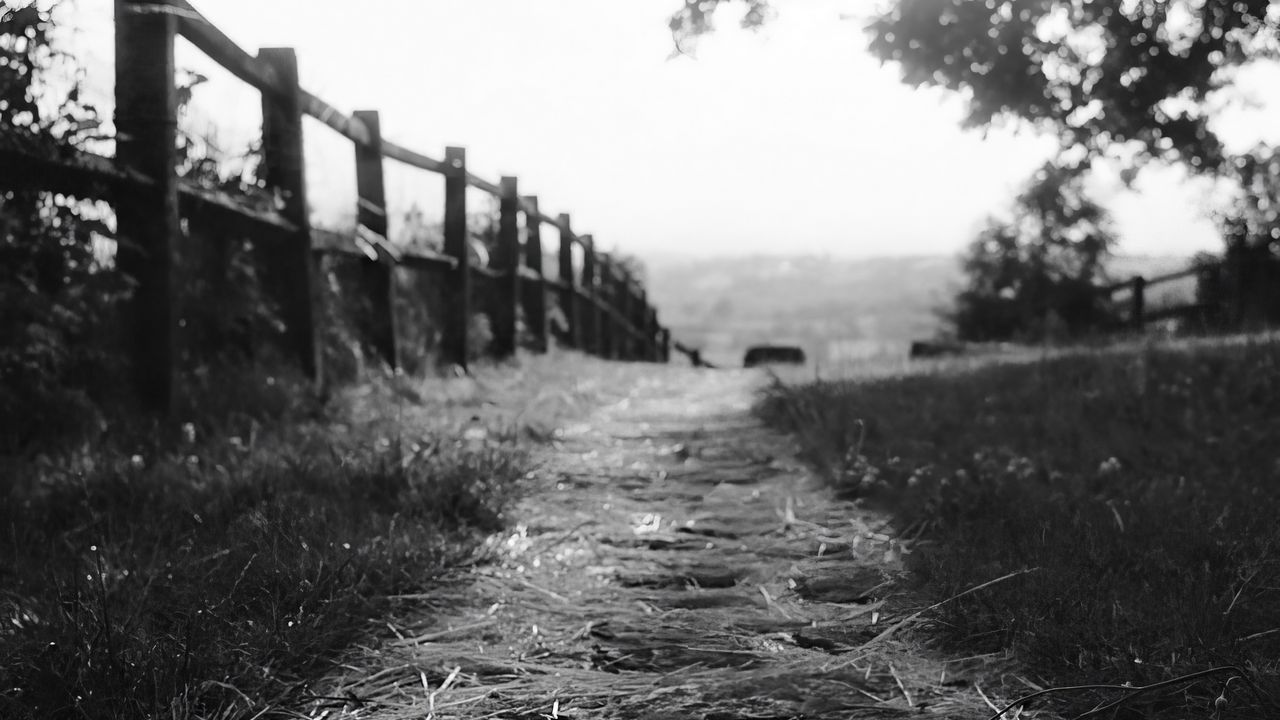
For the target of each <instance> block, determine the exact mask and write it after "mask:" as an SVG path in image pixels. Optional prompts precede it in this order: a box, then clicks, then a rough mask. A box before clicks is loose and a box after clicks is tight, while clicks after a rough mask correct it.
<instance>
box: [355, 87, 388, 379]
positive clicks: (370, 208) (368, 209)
mask: <svg viewBox="0 0 1280 720" xmlns="http://www.w3.org/2000/svg"><path fill="white" fill-rule="evenodd" d="M353 114H354V116H355V118H356V119H357V120H359V121H360V122H362V123H364V126H365V127H366V128H368V129H369V145H367V146H366V145H361V144H359V143H357V144H356V195H357V197H358V198H359V199H358V200H357V206H356V233H357V235H359V234H361V228H364V229H365V230H366V231H367V232H370V233H372V234H373V236H375V237H371V238H369V239H370V240H371V241H379V239H380V241H381V242H386V238H387V227H388V225H387V193H386V184H385V181H384V180H383V174H382V125H381V123H380V122H379V118H378V113H377V111H374V110H357V111H356V112H355V113H353ZM378 250H381V252H378V253H377V259H372V258H370V259H365V260H363V261H362V262H361V270H360V277H361V281H362V284H363V285H364V287H363V288H362V289H363V291H364V292H363V293H362V298H361V299H362V300H364V301H366V302H368V303H369V306H368V315H367V317H366V318H365V322H366V323H367V324H368V328H367V332H368V338H369V343H370V344H371V345H372V346H373V349H374V351H375V352H377V353H378V355H380V356H381V357H382V360H383V361H384V362H386V363H387V365H388V366H389V367H391V368H392V369H394V368H396V367H398V366H399V360H398V354H397V353H396V323H395V311H394V309H393V305H392V300H391V294H392V292H393V285H394V283H393V281H392V266H391V265H390V264H388V263H386V262H383V261H382V255H383V253H385V252H386V251H385V249H382V248H379V249H378Z"/></svg>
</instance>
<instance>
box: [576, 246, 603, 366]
mask: <svg viewBox="0 0 1280 720" xmlns="http://www.w3.org/2000/svg"><path fill="white" fill-rule="evenodd" d="M578 242H579V243H580V244H581V245H582V295H580V296H579V298H578V301H579V302H580V303H581V310H579V312H578V319H579V320H581V321H582V348H583V349H584V350H586V351H587V352H588V353H589V354H591V355H599V354H600V306H599V305H597V304H596V301H597V300H598V298H597V296H596V249H595V243H594V242H593V241H592V237H591V236H590V235H583V236H581V237H579V238H578Z"/></svg>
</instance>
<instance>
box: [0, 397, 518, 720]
mask: <svg viewBox="0 0 1280 720" xmlns="http://www.w3.org/2000/svg"><path fill="white" fill-rule="evenodd" d="M265 380H269V382H264V383H262V385H263V387H260V388H258V390H260V391H262V392H263V393H267V391H268V390H269V389H270V388H272V387H275V386H277V385H284V384H287V381H286V380H284V379H273V378H266V379H265ZM226 387H233V386H223V389H222V390H221V392H222V394H224V395H225V394H226V392H227V390H226ZM234 387H237V389H240V390H243V386H234ZM210 389H211V390H216V386H215V385H211V386H210ZM291 390H296V388H283V387H282V388H281V389H280V392H281V393H282V397H281V398H279V399H278V401H279V402H281V403H287V402H288V401H287V400H286V399H284V397H283V396H284V395H288V394H289V393H290V391H291ZM250 392H253V390H251V391H250ZM215 395H216V392H215ZM214 400H216V398H215V397H211V398H210V399H209V401H210V403H211V404H212V403H214ZM261 402H262V403H263V404H264V405H265V406H269V409H260V410H254V411H252V412H247V413H243V412H240V413H238V412H233V411H232V410H231V409H229V408H228V407H218V408H212V409H210V410H209V412H210V413H211V414H210V415H205V416H200V417H197V418H196V420H195V421H194V422H192V423H190V424H185V425H184V424H177V425H176V427H173V428H170V427H167V426H164V427H158V426H156V425H155V424H148V423H137V424H136V427H134V428H133V429H131V430H129V431H122V432H120V433H118V434H117V435H114V436H110V437H100V438H97V439H96V440H95V442H94V444H93V446H92V449H90V446H88V445H86V446H85V447H82V448H79V449H67V450H63V451H59V452H50V453H47V454H45V455H42V456H37V457H26V458H21V459H18V458H10V459H8V460H6V461H5V467H3V468H2V469H0V470H2V471H3V480H0V717H3V718H14V719H15V720H23V719H26V718H31V719H33V720H34V719H35V718H71V717H75V718H91V719H96V718H134V717H158V716H164V717H166V718H195V717H219V718H233V717H256V716H257V714H258V713H260V712H263V711H264V710H268V709H271V708H276V709H280V708H288V707H290V706H293V705H297V704H299V703H300V702H301V701H302V700H304V699H305V698H306V695H307V692H308V691H307V679H308V678H309V677H313V676H314V675H315V674H316V673H317V672H318V671H319V670H321V669H322V668H325V667H327V666H330V665H331V664H332V663H334V662H335V661H337V660H338V659H340V658H341V655H342V652H343V650H344V649H345V648H347V647H349V646H350V645H351V644H352V643H353V642H354V641H356V640H358V639H364V638H368V637H369V636H370V635H371V634H376V628H377V627H378V626H379V625H380V620H379V618H381V617H382V616H383V615H385V613H386V612H387V611H388V603H389V601H388V600H387V596H389V595H395V594H402V593H412V592H419V591H422V590H426V589H429V587H430V585H431V583H432V582H433V578H435V577H436V576H438V575H439V574H440V573H441V572H442V571H444V570H445V569H447V568H449V567H455V566H457V565H458V564H459V563H463V562H468V561H470V560H471V559H473V557H472V556H473V553H474V552H475V548H476V547H477V543H476V541H477V540H478V539H479V537H480V536H481V535H482V534H483V533H486V532H488V531H492V530H494V529H496V528H498V527H499V526H500V525H501V523H502V513H503V508H504V507H505V505H506V504H507V503H508V502H509V501H510V499H511V498H512V496H513V492H514V488H513V483H514V481H515V480H516V479H517V478H518V477H519V476H520V475H522V474H523V473H524V472H525V471H526V467H525V466H526V461H525V456H524V453H523V452H522V451H521V450H520V448H519V447H518V446H517V445H516V443H515V439H516V437H515V435H514V434H513V433H510V432H506V431H505V430H504V429H503V428H497V429H496V430H495V432H494V433H493V434H492V437H491V438H490V439H489V440H488V441H486V442H485V443H483V444H482V445H480V446H475V444H474V443H472V444H468V443H465V442H462V441H461V440H460V439H459V436H458V434H457V433H455V432H453V431H452V430H451V429H450V426H449V425H448V423H447V422H443V421H440V419H439V416H440V415H441V414H442V413H441V411H442V408H441V407H439V406H434V407H433V406H431V404H430V403H427V402H425V401H423V400H422V399H421V397H420V396H419V394H417V393H415V392H413V391H412V388H411V387H409V383H406V382H401V381H396V382H392V383H385V382H384V383H381V384H379V385H375V386H372V387H366V388H365V389H364V391H363V394H362V395H361V398H360V402H359V403H358V405H359V406H360V407H361V408H362V410H361V412H359V413H356V412H354V411H351V410H350V407H351V406H354V405H355V404H356V403H348V404H346V405H344V404H342V403H337V404H335V405H333V406H330V407H328V408H322V407H319V406H318V405H316V404H315V403H311V404H306V403H303V404H302V405H301V406H300V407H296V408H292V409H287V408H283V407H279V406H276V405H275V403H276V401H270V402H268V401H266V400H263V401H261ZM251 405H252V404H251ZM193 412H194V411H193ZM273 413H276V414H277V416H276V419H275V420H271V419H270V416H271V415H272V414H273ZM279 413H283V417H280V416H279ZM214 416H217V418H216V419H210V418H213V417H214ZM426 416H433V417H436V423H435V425H434V426H428V425H426V424H425V423H424V422H420V421H421V420H422V418H423V417H426ZM148 428H150V429H152V430H154V431H155V432H154V433H153V434H149V433H148V432H145V431H146V430H147V429H148Z"/></svg>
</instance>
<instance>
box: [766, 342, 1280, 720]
mask: <svg viewBox="0 0 1280 720" xmlns="http://www.w3.org/2000/svg"><path fill="white" fill-rule="evenodd" d="M758 410H759V412H760V414H761V415H762V416H763V417H764V418H766V420H768V421H770V422H772V423H774V424H775V425H777V426H780V427H784V428H786V429H788V430H791V431H793V432H795V433H796V434H797V435H798V436H799V437H800V438H801V440H802V443H803V444H804V446H805V448H806V450H807V452H808V453H809V454H810V456H811V458H812V459H813V460H814V461H816V462H817V463H818V464H819V465H820V466H821V467H822V468H823V469H824V470H826V471H827V473H828V475H829V476H830V477H831V479H832V481H833V482H834V483H835V485H836V486H837V487H838V488H839V489H840V490H841V491H842V492H845V493H848V494H851V495H855V496H859V497H864V498H867V500H868V501H870V502H875V503H880V504H882V505H883V506H884V507H886V508H888V509H889V510H890V511H891V512H892V513H893V514H894V515H895V517H896V522H897V525H898V527H899V529H900V530H901V531H902V532H903V534H904V535H905V536H908V537H912V536H919V537H920V538H921V542H919V543H918V544H917V545H916V549H915V552H914V553H913V554H912V556H911V558H912V563H913V569H914V570H916V571H917V573H918V576H919V577H920V578H921V580H922V581H923V583H924V584H925V585H926V586H927V587H928V588H930V589H931V590H932V591H933V592H934V593H935V594H936V595H937V596H938V597H939V598H940V599H941V598H948V597H951V596H953V595H955V594H957V593H959V592H961V591H964V590H966V589H968V588H972V587H974V586H975V585H978V584H979V583H982V582H984V581H987V580H990V579H992V578H996V577H1000V576H1002V575H1004V574H1006V573H1011V572H1015V571H1019V570H1022V569H1027V568H1037V569H1038V570H1036V571H1035V572H1031V573H1028V574H1025V575H1021V576H1019V577H1017V578H1016V579H1013V580H1010V581H1009V582H1005V583H1000V584H998V585H995V586H992V587H991V588H987V589H984V590H983V591H982V592H977V593H973V594H971V595H967V596H965V597H962V598H960V599H957V600H956V601H954V602H951V603H948V604H946V605H944V606H943V607H942V608H940V609H939V610H938V611H937V613H936V614H935V615H934V620H935V623H934V624H935V627H934V630H936V634H937V636H939V637H941V638H943V639H944V641H946V642H947V643H948V644H950V645H951V646H952V647H953V648H956V649H960V650H963V651H964V652H967V653H982V652H995V651H1003V650H1013V651H1015V652H1016V653H1017V654H1018V656H1019V657H1020V658H1021V660H1022V661H1023V662H1024V663H1025V664H1026V666H1027V667H1028V669H1029V670H1030V672H1032V673H1033V674H1035V675H1037V676H1039V677H1041V678H1042V679H1043V682H1048V683H1056V684H1065V683H1070V684H1075V683H1082V682H1107V683H1122V682H1131V683H1133V684H1135V685H1138V684H1147V683H1150V682H1154V681H1159V680H1163V679H1166V678H1169V677H1173V676H1176V675H1180V674H1184V673H1190V672H1194V671H1198V670H1203V669H1206V668H1209V667H1212V666H1216V665H1223V664H1234V665H1239V666H1241V667H1243V668H1245V669H1246V670H1247V671H1248V673H1249V674H1250V676H1251V677H1252V679H1255V680H1257V681H1258V682H1259V683H1260V684H1261V685H1262V686H1263V687H1264V688H1269V690H1270V693H1271V695H1272V698H1273V699H1271V700H1266V699H1258V698H1256V697H1254V696H1253V695H1252V694H1251V693H1249V692H1247V691H1246V690H1244V683H1239V682H1237V683H1235V684H1234V685H1233V687H1232V688H1231V689H1230V690H1228V691H1227V692H1226V697H1227V704H1228V707H1229V708H1231V711H1232V712H1237V713H1238V715H1223V717H1228V716H1230V717H1237V716H1238V717H1275V716H1277V714H1280V706H1274V705H1272V704H1271V703H1273V702H1274V698H1276V697H1280V694H1277V693H1278V691H1280V680H1278V679H1277V673H1278V672H1280V522H1277V517H1280V343H1277V342H1275V341H1270V340H1261V341H1257V342H1236V343H1231V344H1221V345H1216V346H1215V345H1200V346H1194V347H1183V348H1166V349H1150V348H1148V349H1144V350H1135V351H1113V352H1105V351H1104V352H1096V353H1082V354H1076V355H1069V356H1064V357H1058V358H1053V359H1045V360H1041V361H1039V362H1031V363H1025V364H1004V365H999V366H991V367H986V368H977V369H972V368H970V369H965V370H962V371H955V372H948V371H945V370H941V371H929V372H921V373H918V374H914V375H904V376H901V377H897V378H887V379H886V378H878V379H863V380H858V379H849V380H841V381H828V382H817V383H809V384H803V385H796V386H792V385H787V384H784V383H776V384H774V385H773V386H772V387H770V388H768V389H767V390H766V391H765V393H764V396H763V397H762V399H761V402H760V404H759V407H758ZM1224 679H1225V678H1217V679H1214V680H1211V681H1206V682H1205V683H1202V684H1201V685H1199V686H1197V687H1195V688H1193V689H1192V690H1191V691H1190V692H1186V693H1184V692H1183V690H1184V688H1177V687H1175V688H1170V691H1171V693H1169V694H1164V695H1161V694H1160V693H1152V694H1151V697H1144V698H1143V699H1142V701H1141V703H1138V704H1140V705H1143V706H1144V709H1145V710H1146V711H1149V712H1151V713H1153V715H1152V716H1155V717H1164V716H1165V715H1162V714H1161V713H1162V712H1167V713H1168V715H1167V716H1169V717H1174V716H1179V717H1180V716H1182V715H1180V713H1182V714H1185V712H1186V711H1187V710H1188V708H1192V709H1196V710H1197V711H1199V710H1204V711H1205V715H1204V716H1206V717H1207V716H1209V715H1208V713H1209V711H1211V710H1213V701H1214V699H1215V698H1216V696H1217V695H1218V693H1219V691H1221V690H1222V687H1223V682H1222V681H1223V680H1224ZM1094 699H1096V698H1094V697H1092V696H1087V695H1083V694H1077V695H1076V696H1075V700H1076V701H1078V703H1079V705H1077V706H1076V709H1078V710H1087V709H1088V707H1089V706H1090V705H1091V703H1090V701H1091V700H1094ZM1135 702H1137V701H1135Z"/></svg>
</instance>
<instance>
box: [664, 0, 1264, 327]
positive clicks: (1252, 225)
mask: <svg viewBox="0 0 1280 720" xmlns="http://www.w3.org/2000/svg"><path fill="white" fill-rule="evenodd" d="M730 3H747V4H748V5H749V6H752V7H754V5H755V3H751V2H748V0H703V1H702V2H697V3H692V2H687V3H686V7H685V8H683V9H681V11H680V12H678V13H677V14H676V16H675V17H674V18H673V19H672V29H673V31H677V30H679V31H685V32H688V33H692V34H696V33H699V32H706V31H707V30H708V29H710V27H711V24H710V22H709V19H708V17H709V15H710V14H711V13H714V12H715V10H716V8H717V7H718V6H721V5H725V4H730ZM690 5H693V6H696V9H691V8H690V7H689V6H690ZM756 16H758V17H760V18H763V17H764V15H763V13H762V12H759V11H758V12H757V13H756ZM867 31H868V33H869V36H870V41H869V49H870V51H871V52H872V54H873V55H875V56H877V57H879V58H880V59H881V60H882V61H885V62H891V63H894V64H896V65H897V66H898V67H899V69H900V70H901V73H902V80H903V81H904V82H905V83H907V84H910V85H913V86H921V85H929V86H934V87H941V88H946V89H947V90H950V91H952V92H954V93H956V94H958V95H959V96H960V97H962V98H963V99H964V101H965V103H966V106H967V113H966V118H965V124H966V126H969V127H982V128H987V127H992V126H997V125H1001V124H1008V123H1013V124H1018V125H1022V126H1029V127H1032V128H1034V129H1036V130H1038V131H1041V132H1046V133H1049V134H1052V135H1054V136H1056V137H1057V138H1058V140H1059V145H1060V159H1059V163H1061V164H1063V165H1067V164H1074V165H1077V166H1079V167H1086V166H1088V165H1089V164H1090V163H1091V162H1092V161H1093V160H1095V159H1098V158H1110V159H1114V160H1118V161H1120V164H1121V177H1122V178H1123V179H1124V180H1125V181H1126V182H1129V181H1132V179H1133V178H1134V177H1135V176H1136V174H1137V172H1138V170H1139V169H1141V167H1143V166H1144V165H1145V164H1146V163H1149V162H1151V161H1160V162H1165V163H1170V164H1180V165H1183V166H1184V167H1186V168H1187V169H1189V170H1190V171H1191V172H1193V173H1201V174H1206V175H1211V176H1215V177H1218V178H1220V179H1223V180H1226V181H1227V182H1228V183H1229V185H1230V186H1234V188H1235V192H1234V198H1233V199H1232V201H1231V202H1230V203H1229V204H1228V205H1227V206H1226V207H1224V208H1223V209H1222V210H1221V211H1220V212H1218V213H1217V215H1216V218H1215V219H1216V220H1217V223H1218V225H1219V227H1220V228H1221V229H1222V234H1223V236H1224V238H1226V241H1227V244H1228V246H1229V255H1230V257H1228V261H1229V262H1228V264H1229V265H1231V266H1232V267H1234V268H1235V270H1228V272H1229V273H1234V275H1235V277H1232V278H1227V279H1226V280H1224V281H1223V282H1222V283H1220V284H1221V285H1223V286H1224V287H1227V288H1234V289H1233V290H1231V292H1234V293H1235V297H1234V298H1233V299H1231V300H1230V301H1229V303H1228V304H1230V305H1233V306H1234V307H1231V308H1228V315H1230V316H1234V317H1237V318H1241V317H1247V316H1250V315H1254V316H1257V315H1267V316H1270V317H1271V318H1273V319H1280V297H1273V296H1277V295H1280V293H1275V292H1271V294H1270V295H1268V294H1267V292H1262V291H1263V290H1264V289H1265V288H1264V286H1269V285H1274V282H1272V280H1273V279H1275V278H1280V260H1278V259H1277V258H1276V256H1275V252H1274V250H1275V248H1277V247H1280V222H1277V219H1276V198H1277V197H1280V172H1276V171H1274V170H1268V169H1269V168H1276V167H1280V153H1277V150H1276V149H1275V148H1272V147H1268V146H1259V147H1257V148H1255V149H1253V150H1251V151H1249V152H1248V153H1244V154H1240V155H1235V156H1232V155H1230V154H1229V153H1228V152H1227V151H1226V149H1225V148H1224V146H1223V143H1222V141H1221V139H1220V138H1219V137H1218V135H1217V134H1216V133H1215V131H1214V129H1213V122H1212V121H1213V119H1214V116H1215V114H1216V113H1217V112H1218V111H1219V110H1220V109H1221V108H1222V107H1223V106H1224V105H1226V104H1227V103H1228V102H1229V101H1232V100H1234V99H1238V96H1239V95H1240V93H1239V91H1238V90H1237V89H1236V88H1235V86H1234V84H1233V83H1234V81H1235V79H1236V76H1237V75H1238V74H1239V71H1240V70H1241V69H1242V68H1244V67H1246V66H1248V65H1250V64H1253V63H1259V62H1275V61H1276V60H1280V3H1276V2H1273V1H1272V0H1126V1H1124V2H1120V1H1118V0H981V1H979V0H895V1H894V2H892V3H891V4H889V5H888V7H887V8H886V9H885V10H883V11H882V12H881V13H879V14H878V15H876V16H875V17H874V19H873V20H872V22H871V23H870V24H869V25H868V26H867ZM679 37H680V36H679V34H678V33H677V39H679ZM1067 158H1070V160H1067ZM980 242H981V240H980ZM1233 257H1234V258H1238V260H1234V261H1233V260H1232V258H1233ZM1259 263H1263V264H1269V265H1270V266H1272V267H1270V269H1267V270H1265V272H1264V271H1263V270H1262V269H1260V265H1259ZM1268 278H1271V279H1272V280H1269V279H1268ZM1250 306H1251V307H1250Z"/></svg>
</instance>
